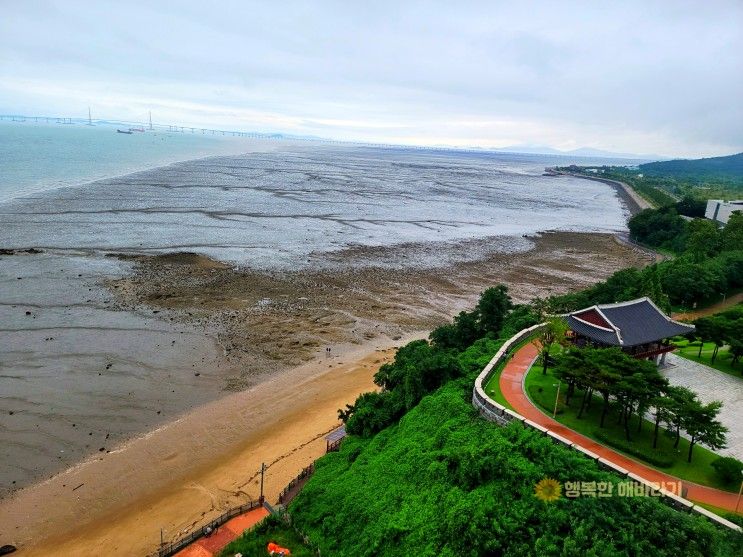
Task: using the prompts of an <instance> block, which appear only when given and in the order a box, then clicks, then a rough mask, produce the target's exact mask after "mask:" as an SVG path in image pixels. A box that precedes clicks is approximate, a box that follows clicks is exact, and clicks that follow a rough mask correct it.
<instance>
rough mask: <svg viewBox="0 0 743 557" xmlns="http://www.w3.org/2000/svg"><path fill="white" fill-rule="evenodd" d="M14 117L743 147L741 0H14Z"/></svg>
mask: <svg viewBox="0 0 743 557" xmlns="http://www.w3.org/2000/svg"><path fill="white" fill-rule="evenodd" d="M0 14H2V17H0V113H6V114H27V115H35V114H45V115H55V116H69V117H87V111H88V106H90V107H91V110H92V112H93V117H94V118H104V119H123V120H133V121H146V119H147V114H148V112H149V111H150V110H151V111H152V115H153V120H154V121H155V122H156V123H163V124H179V125H193V126H202V127H218V128H223V129H238V130H254V131H262V132H283V133H289V134H299V135H313V136H320V137H325V138H334V139H341V140H352V141H371V142H384V143H394V144H413V145H446V146H456V147H482V148H502V147H508V146H514V145H545V146H550V147H553V148H557V149H560V150H570V149H574V148H578V147H584V146H587V147H592V148H597V149H604V150H609V151H613V152H624V153H638V154H657V155H664V156H680V157H697V156H710V155H724V154H731V153H735V152H740V151H743V0H732V1H714V0H707V1H698V2H687V1H684V0H673V1H672V0H667V1H664V2H654V1H652V0H642V1H634V0H624V1H622V2H608V1H597V0H593V1H586V2H578V1H561V2H553V1H543V2H530V1H520V2H512V1H509V2H505V1H503V2H502V1H498V0H491V1H488V2H467V1H458V2H452V1H448V2H433V1H430V2H415V1H405V2H399V1H398V2H386V1H383V0H379V1H375V2H362V1H357V2H354V1H348V0H346V1H342V2H341V1H339V2H330V1H328V2H312V1H304V2H268V1H264V2H249V1H240V2H227V1H213V2H206V1H203V0H197V1H191V0H181V1H178V2H166V1H158V0H149V1H146V2H140V1H138V0H128V1H127V2H120V1H119V2H107V1H95V2H77V1H74V0H64V1H60V2H51V1H34V0H0Z"/></svg>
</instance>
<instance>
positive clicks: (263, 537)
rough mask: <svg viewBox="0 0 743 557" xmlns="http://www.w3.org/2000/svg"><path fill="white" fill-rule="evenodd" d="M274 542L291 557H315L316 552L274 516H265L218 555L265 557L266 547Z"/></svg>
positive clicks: (266, 553)
mask: <svg viewBox="0 0 743 557" xmlns="http://www.w3.org/2000/svg"><path fill="white" fill-rule="evenodd" d="M268 542H274V543H277V544H279V545H280V546H281V547H285V548H287V549H288V550H290V551H291V552H292V553H291V554H292V556H293V557H315V556H316V555H317V553H316V552H314V551H312V550H311V549H310V548H309V547H307V546H306V545H304V543H302V540H301V539H300V537H299V536H298V535H297V533H296V532H295V531H294V530H293V529H292V528H291V527H290V526H289V525H287V524H286V523H285V522H284V521H282V520H281V519H280V518H278V517H276V516H273V515H271V516H267V517H266V518H265V519H264V520H263V521H261V522H260V523H259V524H257V525H255V526H254V527H253V528H251V529H250V530H246V531H245V532H244V533H243V535H242V536H240V537H239V538H237V539H236V540H234V541H233V542H231V543H230V544H229V545H228V546H227V547H225V548H224V549H223V550H222V553H220V555H221V557H233V555H235V553H242V555H243V557H265V556H266V555H268V552H267V551H266V546H267V545H268Z"/></svg>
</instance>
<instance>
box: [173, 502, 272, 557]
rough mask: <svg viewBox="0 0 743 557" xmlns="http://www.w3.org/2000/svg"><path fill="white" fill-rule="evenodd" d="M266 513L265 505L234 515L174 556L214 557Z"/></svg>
mask: <svg viewBox="0 0 743 557" xmlns="http://www.w3.org/2000/svg"><path fill="white" fill-rule="evenodd" d="M267 515H268V511H267V510H266V508H265V507H258V508H257V509H253V510H252V511H248V512H246V513H244V514H241V515H239V516H236V517H235V518H233V519H232V520H229V521H227V522H225V523H224V524H222V526H220V527H219V528H217V529H216V530H214V533H212V535H211V536H209V537H208V538H207V537H204V538H199V539H198V540H197V541H195V542H194V543H192V544H191V545H189V546H188V547H186V548H185V549H182V550H180V551H179V552H178V553H176V554H175V557H214V556H215V555H219V553H220V552H221V551H222V550H223V549H224V548H225V547H227V544H228V543H230V542H231V541H232V540H234V539H235V538H238V537H240V535H241V534H242V533H243V532H244V531H245V530H247V529H248V528H251V527H252V526H254V525H255V524H258V523H259V522H260V521H261V520H263V519H264V518H265V517H266V516H267Z"/></svg>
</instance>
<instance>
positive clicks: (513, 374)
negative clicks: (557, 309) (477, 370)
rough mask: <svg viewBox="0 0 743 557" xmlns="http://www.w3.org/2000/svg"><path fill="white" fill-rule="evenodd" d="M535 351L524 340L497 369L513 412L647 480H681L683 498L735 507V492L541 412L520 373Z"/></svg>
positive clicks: (724, 507)
mask: <svg viewBox="0 0 743 557" xmlns="http://www.w3.org/2000/svg"><path fill="white" fill-rule="evenodd" d="M537 354H538V352H537V349H536V347H535V346H534V345H533V344H527V345H525V346H524V347H522V348H521V349H519V350H518V351H517V352H516V353H515V354H514V355H513V358H511V360H509V362H508V363H507V364H506V367H505V368H504V369H503V371H502V372H501V376H500V381H499V384H500V389H501V392H502V393H503V396H504V397H505V398H506V400H507V401H508V403H509V404H510V405H511V406H513V409H514V410H515V411H516V412H518V413H519V414H521V415H522V416H524V417H525V418H528V419H530V420H532V421H533V422H536V423H538V424H539V425H542V426H544V427H546V428H548V429H550V430H551V431H553V432H555V433H557V434H559V435H562V436H563V437H565V438H566V439H569V440H570V441H572V442H573V443H576V444H577V445H580V446H581V447H583V448H585V449H588V450H589V451H591V452H594V453H596V454H597V455H599V456H600V457H603V458H605V459H606V460H610V461H611V462H613V463H614V464H616V465H617V466H621V467H622V468H624V469H626V470H629V471H630V472H633V473H635V474H637V475H638V476H640V477H642V478H644V479H645V480H647V481H649V482H677V481H681V483H682V485H683V487H684V488H686V490H687V493H686V497H687V499H691V500H693V501H697V502H700V503H706V504H708V505H714V506H715V507H720V508H722V509H726V510H729V511H733V510H735V504H736V500H737V498H738V494H737V493H730V492H727V491H721V490H719V489H714V488H711V487H705V486H702V485H699V484H695V483H692V482H688V481H685V480H680V479H679V478H677V477H675V476H670V475H668V474H665V473H663V472H660V471H658V470H656V469H654V468H650V467H649V466H645V465H644V464H640V463H639V462H637V461H636V460H632V459H631V458H628V457H626V456H624V455H622V454H619V453H618V452H616V451H613V450H612V449H609V448H608V447H605V446H604V445H600V444H599V443H597V442H596V441H594V440H593V439H589V438H588V437H586V436H585V435H581V434H580V433H577V432H575V431H573V430H572V429H570V428H568V427H566V426H564V425H562V424H561V423H560V422H557V421H555V420H553V419H552V418H550V417H549V416H547V415H546V414H544V413H542V411H541V410H539V409H538V408H537V407H536V406H534V404H532V402H531V401H530V400H529V398H528V397H527V396H526V394H525V393H524V390H523V379H524V375H526V372H527V371H528V370H529V367H530V366H531V363H532V362H533V361H534V359H535V358H536V357H537Z"/></svg>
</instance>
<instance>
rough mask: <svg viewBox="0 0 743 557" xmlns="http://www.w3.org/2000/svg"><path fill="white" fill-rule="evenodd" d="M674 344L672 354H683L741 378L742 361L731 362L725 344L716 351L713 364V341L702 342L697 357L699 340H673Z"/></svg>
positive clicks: (742, 372)
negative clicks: (699, 356)
mask: <svg viewBox="0 0 743 557" xmlns="http://www.w3.org/2000/svg"><path fill="white" fill-rule="evenodd" d="M674 344H675V345H676V346H678V349H677V350H676V351H675V352H674V354H677V355H679V356H683V357H684V358H687V359H689V360H693V361H695V362H699V363H702V364H704V365H706V366H709V367H713V368H715V369H716V370H719V371H722V372H723V373H727V374H728V375H733V376H735V377H737V378H738V379H740V380H743V362H738V363H737V364H735V365H733V364H732V363H731V362H732V359H733V357H732V355H731V354H730V352H729V350H728V347H727V346H723V347H721V348H720V350H719V351H718V352H717V358H715V363H714V364H713V363H712V350H713V349H714V347H715V345H714V343H713V342H705V343H704V346H703V347H702V357H701V358H698V357H697V354H699V341H694V342H689V341H688V340H681V341H677V342H674Z"/></svg>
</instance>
